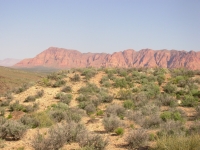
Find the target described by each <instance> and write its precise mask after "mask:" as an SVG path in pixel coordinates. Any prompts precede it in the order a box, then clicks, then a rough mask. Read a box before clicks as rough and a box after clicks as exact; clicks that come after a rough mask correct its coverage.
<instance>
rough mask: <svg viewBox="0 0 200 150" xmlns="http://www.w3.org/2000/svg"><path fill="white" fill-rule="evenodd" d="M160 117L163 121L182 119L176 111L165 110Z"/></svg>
mask: <svg viewBox="0 0 200 150" xmlns="http://www.w3.org/2000/svg"><path fill="white" fill-rule="evenodd" d="M160 117H161V119H162V120H163V121H165V122H166V121H168V120H174V121H183V117H182V115H181V114H180V113H179V112H178V111H165V112H163V113H162V114H161V115H160Z"/></svg>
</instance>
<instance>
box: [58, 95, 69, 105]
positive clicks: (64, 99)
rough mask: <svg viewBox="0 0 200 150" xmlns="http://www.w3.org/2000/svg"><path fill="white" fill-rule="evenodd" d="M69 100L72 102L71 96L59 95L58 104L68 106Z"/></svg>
mask: <svg viewBox="0 0 200 150" xmlns="http://www.w3.org/2000/svg"><path fill="white" fill-rule="evenodd" d="M71 100H72V95H71V94H64V95H61V97H60V102H62V103H65V104H69V103H70V102H71Z"/></svg>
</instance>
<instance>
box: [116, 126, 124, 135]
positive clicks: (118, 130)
mask: <svg viewBox="0 0 200 150" xmlns="http://www.w3.org/2000/svg"><path fill="white" fill-rule="evenodd" d="M115 133H116V134H117V135H123V134H124V129H123V128H121V127H119V128H117V129H115Z"/></svg>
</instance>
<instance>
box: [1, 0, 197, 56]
mask: <svg viewBox="0 0 200 150" xmlns="http://www.w3.org/2000/svg"><path fill="white" fill-rule="evenodd" d="M199 8H200V0H0V59H1V60H2V59H5V58H17V59H24V58H32V57H35V56H36V55H37V54H39V53H41V52H42V51H44V50H45V49H48V48H49V47H52V46H53V47H60V48H66V49H75V50H78V51H80V52H83V53H86V52H96V53H102V52H105V53H113V52H118V51H123V50H126V49H134V50H136V51H139V50H141V49H145V48H150V49H154V50H160V49H168V50H171V49H176V50H186V51H190V50H194V51H200V9H199Z"/></svg>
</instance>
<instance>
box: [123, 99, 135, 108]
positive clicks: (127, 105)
mask: <svg viewBox="0 0 200 150" xmlns="http://www.w3.org/2000/svg"><path fill="white" fill-rule="evenodd" d="M124 108H126V109H133V108H134V103H133V101H132V100H125V101H124Z"/></svg>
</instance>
